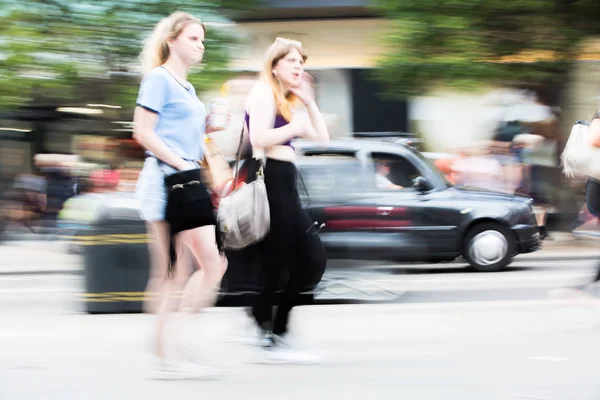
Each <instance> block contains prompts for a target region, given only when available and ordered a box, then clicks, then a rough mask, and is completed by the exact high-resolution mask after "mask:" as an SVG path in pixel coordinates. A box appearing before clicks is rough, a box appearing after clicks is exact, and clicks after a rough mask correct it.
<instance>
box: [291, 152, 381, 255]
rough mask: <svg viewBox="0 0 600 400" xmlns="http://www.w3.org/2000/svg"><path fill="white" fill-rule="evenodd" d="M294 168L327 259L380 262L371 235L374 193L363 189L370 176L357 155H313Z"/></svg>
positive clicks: (374, 240) (374, 210) (379, 253)
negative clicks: (299, 173) (296, 168)
mask: <svg viewBox="0 0 600 400" xmlns="http://www.w3.org/2000/svg"><path fill="white" fill-rule="evenodd" d="M298 165H299V169H300V172H301V177H302V181H303V182H301V185H300V188H299V191H300V197H301V199H302V201H303V203H304V206H305V209H307V210H308V211H309V214H310V216H311V218H312V220H313V221H316V224H317V225H316V226H315V228H320V237H321V241H322V242H323V244H324V246H325V248H326V250H327V255H328V258H330V259H331V258H343V259H381V258H382V255H383V254H382V253H381V252H380V251H378V248H379V249H380V248H381V246H380V243H379V242H378V238H377V237H376V234H375V232H374V226H375V225H376V221H375V219H376V218H377V213H378V208H377V198H376V197H377V196H378V193H373V192H372V191H369V190H365V189H366V187H367V186H368V185H370V184H372V176H370V174H369V173H368V171H367V170H366V169H365V168H364V163H363V162H362V160H361V159H360V155H359V154H355V153H351V154H348V153H346V154H344V155H341V154H339V153H338V154H335V155H334V154H332V153H331V152H328V153H319V154H314V153H313V154H311V156H310V157H304V158H303V159H302V161H301V162H299V163H298ZM302 183H304V185H302ZM303 186H304V187H303Z"/></svg>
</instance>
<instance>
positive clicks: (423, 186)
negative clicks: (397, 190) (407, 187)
mask: <svg viewBox="0 0 600 400" xmlns="http://www.w3.org/2000/svg"><path fill="white" fill-rule="evenodd" d="M413 187H414V188H415V189H417V191H418V192H421V193H425V192H428V191H430V190H431V189H432V188H431V184H430V183H429V181H428V180H427V179H426V178H423V177H422V176H419V177H417V178H415V179H413Z"/></svg>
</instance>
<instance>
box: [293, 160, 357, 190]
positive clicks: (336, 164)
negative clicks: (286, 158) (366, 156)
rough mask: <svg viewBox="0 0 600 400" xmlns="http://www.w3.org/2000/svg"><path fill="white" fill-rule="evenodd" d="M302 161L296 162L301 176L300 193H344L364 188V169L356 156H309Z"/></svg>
mask: <svg viewBox="0 0 600 400" xmlns="http://www.w3.org/2000/svg"><path fill="white" fill-rule="evenodd" d="M302 161H303V162H300V163H298V167H299V170H300V177H301V179H299V180H298V191H299V193H301V194H302V193H304V192H305V191H307V192H308V194H309V195H317V194H336V195H345V194H352V193H357V192H361V191H363V190H364V189H365V180H364V176H365V170H364V168H363V167H362V166H361V164H360V162H359V161H358V160H357V159H356V158H353V157H343V158H337V157H335V158H333V157H316V156H311V157H309V158H307V159H304V160H302ZM303 186H305V188H306V190H305V188H304V187H303Z"/></svg>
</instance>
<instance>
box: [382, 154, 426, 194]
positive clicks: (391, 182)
mask: <svg viewBox="0 0 600 400" xmlns="http://www.w3.org/2000/svg"><path fill="white" fill-rule="evenodd" d="M371 162H372V165H371V169H372V171H373V174H374V177H375V183H376V186H377V189H378V190H390V191H392V190H414V189H413V187H412V185H413V180H414V179H415V178H417V177H419V176H420V175H421V173H420V171H419V170H418V169H417V167H415V165H414V164H413V163H412V162H411V161H410V160H409V159H407V158H405V157H402V156H399V155H397V154H391V153H373V154H372V155H371Z"/></svg>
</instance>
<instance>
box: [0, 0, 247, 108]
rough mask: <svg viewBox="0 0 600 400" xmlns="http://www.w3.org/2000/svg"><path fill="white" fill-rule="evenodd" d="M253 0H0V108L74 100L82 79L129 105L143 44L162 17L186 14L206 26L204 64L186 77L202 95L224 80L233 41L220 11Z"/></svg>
mask: <svg viewBox="0 0 600 400" xmlns="http://www.w3.org/2000/svg"><path fill="white" fill-rule="evenodd" d="M252 4H253V0H239V1H236V2H235V4H233V2H232V0H220V1H208V0H193V1H192V0H181V1H171V0H158V1H156V0H150V1H147V0H146V1H140V0H122V1H115V0H106V1H103V0H19V1H14V0H0V91H1V92H2V95H1V96H0V107H3V108H6V107H16V106H19V105H22V104H25V103H27V102H29V101H30V100H31V99H32V98H33V97H35V96H42V97H47V96H50V97H52V98H59V99H63V100H65V101H66V102H67V103H68V102H69V99H73V101H76V100H77V99H78V98H75V97H74V96H75V93H76V91H75V89H76V88H77V87H78V85H80V84H81V83H82V82H83V81H85V80H89V79H94V81H95V82H101V83H102V85H101V86H102V87H103V91H104V92H105V93H107V98H105V99H104V100H105V101H107V102H112V103H113V104H119V105H122V106H123V107H128V106H131V105H133V102H134V96H135V94H136V92H137V88H138V84H139V79H138V77H137V76H135V74H133V75H132V74H130V70H131V67H132V66H133V65H136V64H138V55H139V53H140V51H141V48H142V44H143V39H144V38H145V37H146V36H147V35H148V34H149V33H150V31H151V30H152V28H153V27H154V25H155V24H156V23H157V22H158V21H159V20H160V19H161V18H163V17H165V16H167V15H169V14H170V13H171V12H173V11H176V10H181V11H187V12H190V13H192V14H194V15H196V16H198V17H200V18H201V19H202V20H203V21H204V22H208V23H209V24H208V25H209V26H208V34H207V36H206V49H207V51H206V53H205V59H204V62H203V64H202V65H201V66H200V67H198V69H197V70H195V71H194V72H201V73H192V74H190V81H191V82H192V83H193V84H194V85H195V86H196V87H197V89H198V90H202V89H205V88H208V87H211V86H215V85H218V84H220V82H222V81H223V80H224V79H226V77H227V71H226V67H227V63H228V60H229V57H230V54H231V51H234V50H235V48H236V45H237V43H238V38H237V37H236V35H235V31H233V30H232V29H231V28H228V27H225V28H219V27H218V25H219V24H216V25H217V26H215V24H211V22H213V23H226V22H227V21H226V20H225V19H224V18H222V17H220V13H221V12H222V11H223V10H225V9H228V8H232V7H235V8H236V9H238V10H243V9H247V8H248V7H250V6H251V5H252Z"/></svg>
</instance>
